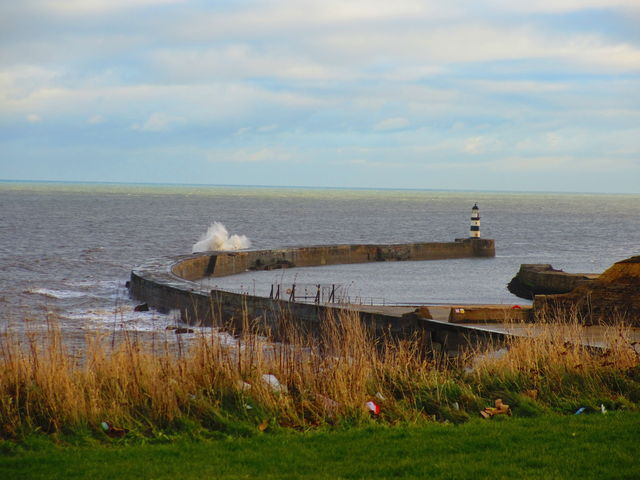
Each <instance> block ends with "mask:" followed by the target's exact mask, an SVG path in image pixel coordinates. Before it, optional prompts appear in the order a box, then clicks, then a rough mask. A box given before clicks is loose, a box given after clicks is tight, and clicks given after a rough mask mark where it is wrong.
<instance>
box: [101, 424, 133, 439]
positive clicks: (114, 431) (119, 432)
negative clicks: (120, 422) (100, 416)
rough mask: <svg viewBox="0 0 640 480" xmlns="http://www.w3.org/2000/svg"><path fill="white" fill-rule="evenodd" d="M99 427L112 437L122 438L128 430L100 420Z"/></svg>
mask: <svg viewBox="0 0 640 480" xmlns="http://www.w3.org/2000/svg"><path fill="white" fill-rule="evenodd" d="M100 427H101V428H102V430H103V431H104V433H106V434H107V435H109V436H110V437H112V438H122V437H124V436H125V435H126V434H127V432H128V430H126V429H124V428H118V427H114V426H113V425H111V424H110V423H109V422H101V423H100Z"/></svg>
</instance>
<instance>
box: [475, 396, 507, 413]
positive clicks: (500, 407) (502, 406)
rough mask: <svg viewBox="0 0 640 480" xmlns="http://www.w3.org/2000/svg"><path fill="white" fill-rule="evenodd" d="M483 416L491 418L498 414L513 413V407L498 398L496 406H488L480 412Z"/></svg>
mask: <svg viewBox="0 0 640 480" xmlns="http://www.w3.org/2000/svg"><path fill="white" fill-rule="evenodd" d="M480 415H482V418H491V417H494V416H496V415H511V407H509V405H507V404H506V403H502V399H501V398H497V399H496V403H495V407H487V408H485V409H484V410H482V411H481V412H480Z"/></svg>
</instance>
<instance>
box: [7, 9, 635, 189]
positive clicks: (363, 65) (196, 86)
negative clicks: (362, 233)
mask: <svg viewBox="0 0 640 480" xmlns="http://www.w3.org/2000/svg"><path fill="white" fill-rule="evenodd" d="M0 179H4V180H36V181H40V180H42V181H81V182H133V183H138V182H145V183H147V182H148V183H188V184H214V185H276V186H323V187H358V188H420V189H453V190H509V191H561V192H608V193H640V0H540V1H520V0H447V1H446V2H445V1H441V0H425V1H417V0H393V1H390V0H366V1H362V0H352V1H348V0H320V1H310V0H235V1H223V0H209V1H201V0H194V1H191V0H182V1H181V0H66V1H64V0H57V1H51V0H20V1H11V0H0Z"/></svg>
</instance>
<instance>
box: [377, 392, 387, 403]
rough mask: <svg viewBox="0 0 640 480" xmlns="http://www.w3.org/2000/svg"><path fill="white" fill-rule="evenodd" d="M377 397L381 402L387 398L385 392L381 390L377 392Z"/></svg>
mask: <svg viewBox="0 0 640 480" xmlns="http://www.w3.org/2000/svg"><path fill="white" fill-rule="evenodd" d="M375 397H376V398H377V399H378V400H380V401H381V402H384V401H385V400H386V398H385V396H384V395H383V394H381V393H380V392H376V394H375Z"/></svg>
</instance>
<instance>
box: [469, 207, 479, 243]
mask: <svg viewBox="0 0 640 480" xmlns="http://www.w3.org/2000/svg"><path fill="white" fill-rule="evenodd" d="M469 237H470V238H480V209H479V208H478V204H477V203H476V204H475V205H474V206H473V208H472V209H471V227H469Z"/></svg>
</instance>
